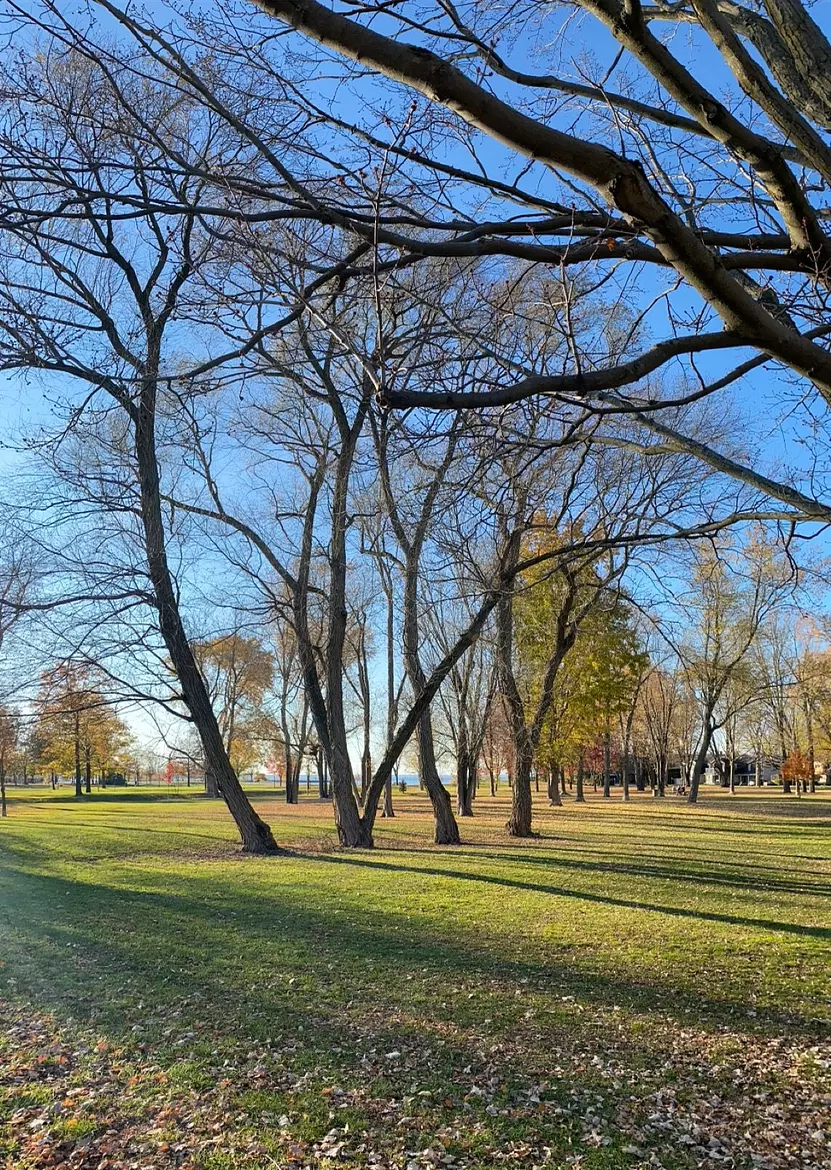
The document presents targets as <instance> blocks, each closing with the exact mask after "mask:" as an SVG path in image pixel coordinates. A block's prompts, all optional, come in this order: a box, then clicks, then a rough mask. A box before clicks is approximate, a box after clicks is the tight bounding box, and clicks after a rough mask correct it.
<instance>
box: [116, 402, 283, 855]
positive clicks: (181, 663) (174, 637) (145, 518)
mask: <svg viewBox="0 0 831 1170" xmlns="http://www.w3.org/2000/svg"><path fill="white" fill-rule="evenodd" d="M155 415H156V387H155V383H154V382H153V381H152V380H151V379H147V380H146V381H145V383H144V386H143V388H142V392H141V399H140V403H139V406H138V407H137V408H136V409H135V411H134V413H133V424H134V432H135V451H136V461H137V465H138V479H139V491H140V498H141V521H142V526H143V530H144V547H145V554H146V556H147V568H148V572H149V576H150V580H151V582H152V585H153V591H154V594H155V604H156V610H157V613H158V620H159V629H160V631H161V635H162V639H163V641H164V644H165V646H166V648H167V652H168V654H169V655H170V661H171V663H172V664H173V669H174V670H175V672H176V676H177V678H178V680H179V684H180V686H181V688H182V697H183V698H184V701H185V704H186V706H187V708H188V710H189V711H190V714H191V718H192V719H193V722H194V725H195V727H196V730H197V732H198V733H199V738H200V740H201V741H202V749H203V752H204V756H205V769H206V773H208V772H210V773H212V774H213V776H214V777H215V778H216V781H217V783H218V785H219V790H220V792H221V793H222V797H223V799H224V801H225V803H226V805H227V806H228V810H229V812H230V813H231V816H232V817H233V818H234V821H235V823H236V826H237V829H238V831H239V835H240V839H241V841H242V847H243V850H244V851H245V852H247V853H277V852H278V848H277V843H276V841H275V840H274V837H273V835H272V832H271V829H270V828H269V827H268V825H267V824H266V823H265V821H263V820H262V819H261V818H260V817H259V816H258V815H257V813H256V812H255V811H254V809H253V808H252V806H251V802H250V801H249V799H248V797H247V796H246V795H245V793H244V791H243V789H242V785H241V784H240V782H239V780H238V778H237V774H236V772H235V771H234V769H233V768H232V767H231V761H230V760H229V759H228V753H227V751H226V750H225V744H224V743H223V740H222V734H221V732H220V730H219V724H218V723H217V720H216V715H215V714H214V710H213V707H212V705H211V699H210V696H209V694H208V690H207V687H206V686H205V680H204V679H203V677H202V674H201V672H200V670H199V667H198V665H197V663H196V659H195V658H194V655H193V651H192V650H191V647H190V642H189V641H188V637H187V634H186V632H185V627H184V624H183V622H182V617H181V614H180V612H179V603H178V600H177V597H176V591H175V589H174V587H173V580H172V578H171V575H170V568H169V566H168V563H167V550H166V547H165V533H164V523H163V521H162V509H161V499H160V488H159V466H158V462H157V459H156V437H155Z"/></svg>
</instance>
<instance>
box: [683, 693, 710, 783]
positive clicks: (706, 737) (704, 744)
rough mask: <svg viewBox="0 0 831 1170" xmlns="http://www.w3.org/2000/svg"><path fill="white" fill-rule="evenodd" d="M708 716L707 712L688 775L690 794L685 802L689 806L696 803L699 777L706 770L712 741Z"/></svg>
mask: <svg viewBox="0 0 831 1170" xmlns="http://www.w3.org/2000/svg"><path fill="white" fill-rule="evenodd" d="M710 718H711V717H710V714H709V712H708V714H707V717H706V719H705V721H704V729H703V731H702V733H701V743H700V745H699V748H698V751H697V752H696V754H695V760H694V761H693V766H692V772H691V774H690V792H689V796H688V797H687V800H688V802H689V803H690V804H695V803H696V802H697V801H698V790H699V788H700V786H701V777H702V776H703V775H704V772H705V771H706V768H707V753H708V752H709V750H710V744H711V742H712V739H713V729H712V725H711V723H710Z"/></svg>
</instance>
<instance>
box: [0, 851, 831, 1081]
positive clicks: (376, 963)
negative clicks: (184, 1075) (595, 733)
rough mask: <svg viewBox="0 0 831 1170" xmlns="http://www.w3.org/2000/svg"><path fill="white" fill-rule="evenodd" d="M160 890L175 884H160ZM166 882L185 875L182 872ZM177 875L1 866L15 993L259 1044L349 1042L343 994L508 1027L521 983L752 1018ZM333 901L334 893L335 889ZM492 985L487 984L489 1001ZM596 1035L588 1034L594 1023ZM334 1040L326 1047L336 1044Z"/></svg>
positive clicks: (362, 1004) (774, 1014) (555, 955)
mask: <svg viewBox="0 0 831 1170" xmlns="http://www.w3.org/2000/svg"><path fill="white" fill-rule="evenodd" d="M316 860H317V861H319V862H322V863H328V864H333V863H334V864H337V865H339V866H340V865H344V866H350V867H357V868H361V869H362V868H366V867H371V868H372V869H380V870H381V871H382V872H389V871H392V872H394V873H396V874H406V875H408V876H409V877H410V878H413V877H415V878H418V877H419V876H420V875H421V874H424V875H427V876H431V877H432V876H434V875H436V876H439V877H442V878H446V877H453V878H454V879H455V878H461V879H462V880H470V881H486V882H489V883H493V884H497V885H499V886H514V887H516V888H519V889H530V890H534V891H537V890H538V891H540V892H544V893H547V894H552V895H555V896H557V897H566V898H569V897H573V898H577V899H578V900H588V901H591V902H600V903H603V904H608V905H612V906H621V907H625V908H634V909H638V910H653V911H656V912H659V913H668V914H680V915H681V916H683V917H703V918H705V919H708V920H712V919H714V920H715V921H718V922H720V923H727V924H731V925H736V924H748V925H752V926H758V927H760V928H762V929H766V930H767V929H777V928H780V929H781V928H782V927H783V926H784V925H785V924H781V923H779V924H773V923H767V922H764V923H757V922H755V921H754V920H745V919H735V918H731V917H729V916H726V915H711V914H707V913H704V914H697V913H694V912H693V911H681V910H677V909H674V908H667V907H660V908H656V907H652V906H644V905H641V904H639V903H637V902H629V901H625V900H621V899H616V898H607V897H605V896H602V895H586V894H580V893H574V892H573V891H569V890H560V889H558V888H556V887H548V886H535V885H528V884H525V883H521V882H508V881H507V880H502V879H498V878H494V877H490V876H485V877H482V876H480V875H466V874H459V873H456V872H455V871H443V870H440V869H437V870H430V871H426V870H419V871H415V872H414V871H413V870H412V869H410V868H409V867H404V866H393V865H389V864H388V863H381V862H375V861H370V860H368V859H365V858H363V857H356V856H350V857H334V856H324V857H319V858H317V859H316ZM251 864H252V865H255V866H261V865H268V864H273V863H269V862H252V863H251ZM153 876H157V875H153ZM167 880H168V881H169V880H171V878H170V875H167ZM172 880H174V881H181V878H180V877H179V876H178V875H177V876H174V877H173V879H172ZM187 880H188V893H179V892H176V893H173V892H170V891H169V890H164V891H155V890H154V891H146V890H142V891H139V890H136V889H125V888H113V887H104V888H101V887H99V886H97V885H95V884H94V883H93V882H90V883H89V884H84V883H79V882H74V881H70V880H67V879H66V878H63V877H59V876H54V875H49V876H44V875H40V874H32V873H23V872H21V871H19V870H16V869H12V868H11V867H7V869H6V875H5V882H4V884H5V887H6V889H5V891H4V893H3V896H2V904H0V922H4V923H5V925H6V928H7V931H8V933H7V935H6V945H5V946H4V950H5V951H6V953H5V954H4V956H3V957H4V959H5V960H6V964H7V966H6V971H5V972H4V974H6V976H7V977H8V975H9V974H16V975H17V977H18V979H19V990H20V991H25V992H26V994H28V995H29V997H30V998H31V999H32V1001H33V1002H34V1003H36V1005H37V1006H39V1007H41V1008H43V1009H46V1010H54V1011H57V1012H58V1013H59V1014H73V1015H75V1016H83V1015H84V1013H88V1014H90V1015H93V1016H94V1015H96V1014H99V1013H103V1018H104V1021H105V1023H106V1026H107V1027H108V1028H110V1029H111V1030H115V1031H117V1030H118V1028H119V1027H120V1026H121V1025H123V1027H124V1029H125V1030H128V1029H129V1028H130V1027H131V1026H132V1025H133V1024H134V1023H136V1022H137V1021H142V1020H144V1017H146V1015H147V1012H146V1011H144V1012H142V1011H140V1010H139V1008H140V1004H139V1003H138V1001H139V1000H141V1001H143V1002H144V1003H146V1004H149V1005H152V1004H154V1003H159V1004H162V1003H170V1002H172V1001H174V1000H178V999H179V998H180V997H181V996H182V993H183V990H184V989H187V990H189V991H194V990H197V991H199V992H200V994H201V995H202V996H203V997H205V998H206V999H207V1002H209V1003H212V1004H215V1005H216V1008H217V1014H218V1016H219V1018H220V1019H221V1018H223V1017H226V1018H227V1022H228V1026H229V1027H231V1029H232V1031H233V1030H236V1031H239V1030H240V1029H241V1030H243V1031H244V1032H247V1033H248V1034H252V1032H251V1030H252V1028H253V1029H254V1032H255V1033H257V1034H260V1030H262V1034H263V1035H270V1034H272V1033H273V1031H274V1029H275V1027H276V1026H280V1027H282V1028H283V1029H285V1028H286V1027H289V1028H293V1027H295V1026H297V1025H299V1024H300V1023H305V1026H306V1027H307V1028H308V1027H309V1023H310V1012H311V1013H312V1015H313V1018H314V1028H315V1029H316V1036H315V1041H314V1042H315V1044H320V1043H324V1041H325V1042H326V1043H329V1042H330V1041H329V1040H326V1038H325V1036H324V1035H323V1033H322V1032H321V1031H320V1029H325V1028H330V1029H334V1030H335V1031H336V1032H343V1031H344V1030H345V1033H349V1034H351V1032H350V1028H349V1027H348V1026H347V1025H346V1024H345V1023H344V1022H343V1021H344V1018H345V1015H346V1016H348V1015H349V1014H350V1013H349V1012H348V1010H347V1001H348V1000H352V1001H354V1003H356V1004H357V1005H358V1007H357V1008H356V1009H355V1010H356V1011H357V1012H358V1015H359V1016H360V1013H361V1011H363V1010H364V1009H366V1008H369V1007H370V1006H371V1007H372V1008H374V1009H382V1016H384V1017H391V1015H392V1014H394V1013H396V1012H398V1013H403V1015H405V1016H409V1017H411V1016H413V1015H416V1016H417V1015H418V1013H419V1012H420V1013H422V1020H423V1021H425V1020H426V1021H427V1022H428V1023H430V1024H435V1025H436V1026H438V1025H440V1024H441V1022H442V1021H443V1020H448V1019H454V1018H455V1020H456V1022H457V1023H459V1024H460V1026H462V1027H463V1028H465V1027H467V1028H469V1029H471V1030H472V1033H473V1034H475V1031H476V1028H477V1025H478V1024H479V1023H480V1022H481V1018H482V1016H483V1015H484V1014H486V1012H485V1009H483V1008H482V1004H481V1001H480V1000H478V999H477V1001H476V1002H475V1003H473V1004H471V1005H468V1004H467V1000H466V997H461V999H460V998H459V997H455V996H454V994H453V988H454V984H455V982H456V981H462V982H464V984H465V986H468V987H470V986H473V987H476V988H479V989H480V990H481V992H482V994H483V995H484V996H485V998H487V997H488V996H490V997H491V998H492V999H494V1000H495V1002H493V1003H490V1004H489V1006H488V1011H489V1012H490V1014H492V1015H493V1016H494V1018H497V1019H498V1018H499V1017H500V1014H501V1015H506V1016H507V1017H509V1019H510V1018H512V1017H513V1014H514V1013H515V1012H516V1011H518V1010H519V1009H520V1008H521V1007H522V1006H524V1004H523V1003H522V997H520V999H519V1000H517V1001H516V1002H514V999H513V991H514V988H517V989H520V988H523V987H527V988H528V990H533V991H535V992H536V993H543V994H544V995H552V994H553V996H554V999H555V1000H558V999H560V998H561V997H562V995H563V993H564V992H569V993H573V994H574V995H575V997H577V998H578V999H579V1000H581V1001H582V1002H583V1003H585V1004H586V1005H589V1006H591V1007H593V1008H610V1007H611V1006H613V1005H620V1004H626V1005H628V1006H630V1007H631V1008H632V1009H633V1010H634V1011H636V1012H647V1013H651V1012H656V1011H657V1012H659V1013H662V1014H664V1015H668V1016H671V1017H673V1018H676V1019H677V1020H678V1021H679V1024H681V1025H683V1026H684V1027H689V1026H690V1024H691V1022H695V1023H697V1024H698V1025H700V1026H702V1027H706V1028H714V1027H717V1026H718V1025H720V1024H722V1023H724V1022H725V1021H729V1022H730V1024H731V1026H732V1027H736V1026H742V1027H744V1026H748V1025H749V1024H750V1021H749V1020H747V1019H746V1017H745V1012H744V1010H743V1006H742V1004H741V1003H737V1002H736V1001H735V1000H731V999H730V998H729V997H728V996H721V995H719V994H718V992H717V991H715V990H714V989H713V988H712V987H707V988H706V990H705V989H696V988H694V987H693V988H692V989H691V990H690V991H689V992H687V991H678V990H677V989H676V988H675V987H673V989H672V994H669V990H670V989H669V987H668V985H667V982H666V979H667V975H666V972H661V973H656V974H655V975H654V976H653V974H652V973H651V972H650V971H648V970H646V969H643V970H639V971H638V976H637V978H631V977H629V976H627V975H626V974H625V973H622V972H621V971H620V970H619V969H616V970H614V971H613V972H612V973H611V974H605V973H604V972H602V971H597V970H592V969H588V968H587V967H586V966H585V965H579V964H577V963H575V962H573V961H570V959H569V957H568V954H566V955H565V956H564V955H563V953H562V951H559V952H558V951H557V948H556V943H554V944H553V945H552V946H551V948H549V949H547V950H546V951H545V952H544V953H540V948H539V947H534V949H533V951H531V950H530V948H529V952H530V953H529V952H526V953H525V954H524V955H523V954H518V953H517V951H518V949H519V948H520V947H521V945H522V943H521V940H518V939H517V938H516V937H514V936H510V935H506V936H505V938H504V939H502V940H497V941H496V942H495V941H494V940H493V939H491V940H490V942H489V941H488V940H487V939H483V938H482V937H481V936H479V935H477V934H476V933H475V932H474V931H473V930H470V929H469V930H465V931H460V930H458V929H454V931H453V934H452V935H451V933H450V929H451V928H450V927H448V928H443V927H441V926H438V925H436V924H435V923H434V922H428V921H422V922H419V921H413V920H412V918H410V917H409V916H408V915H407V914H406V913H405V912H404V911H403V910H402V911H401V912H400V913H399V912H390V911H389V910H387V909H382V908H380V907H378V906H377V905H376V906H370V907H362V906H361V905H360V903H350V905H349V906H348V910H346V911H344V910H342V909H341V908H340V907H339V906H338V905H333V904H329V903H328V902H319V903H317V904H315V903H314V902H313V898H314V897H317V898H318V899H320V898H321V897H322V895H321V890H320V887H319V886H318V887H315V888H314V889H313V890H310V891H305V890H304V888H303V884H302V874H298V881H297V883H292V884H291V885H288V886H287V885H279V886H275V887H274V889H273V892H272V893H271V894H270V895H269V896H268V897H265V896H263V895H262V894H261V893H258V892H255V891H254V890H252V889H248V888H245V887H242V888H241V886H238V885H234V886H232V887H231V888H230V889H229V886H228V883H227V878H225V879H223V878H222V877H220V876H218V875H214V876H210V875H206V874H195V875H194V876H192V877H190V878H188V879H187ZM332 892H333V893H338V892H339V891H338V886H337V883H335V884H334V885H333V887H332ZM346 892H347V893H349V891H346ZM241 894H242V895H244V896H241ZM797 933H806V934H809V935H810V936H811V937H823V938H824V937H826V936H827V935H828V934H829V933H831V932H827V931H822V932H820V933H819V934H818V933H817V932H816V931H813V930H810V929H809V928H806V929H805V931H804V932H803V931H800V930H798V931H797ZM12 942H14V946H13V947H12ZM499 942H501V944H502V945H498V943H499ZM599 949H601V950H602V947H601V946H599ZM425 972H426V973H427V976H428V988H427V991H426V992H425V998H424V1001H423V1002H421V1003H415V1002H414V1000H413V993H412V985H408V983H407V982H406V977H407V975H408V974H409V975H411V976H413V977H417V978H419V979H423V977H424V973H425ZM281 974H282V975H283V976H285V978H284V979H283V980H282V981H280V980H279V978H278V977H279V976H280V975H281ZM288 974H291V975H292V977H296V978H297V980H298V989H297V990H296V991H291V990H290V988H289V987H288V985H287V983H286V981H285V979H286V978H287V976H288ZM491 985H493V987H495V988H496V990H493V991H489V988H490V987H491ZM524 994H525V992H523V995H524ZM442 995H446V996H447V998H448V1000H449V1001H450V1007H449V1009H448V1010H447V1011H444V1010H443V1008H441V1007H440V1006H439V999H440V998H441V996H442ZM743 1017H744V1018H743ZM119 1021H121V1024H119ZM338 1021H340V1022H338ZM412 1026H414V1027H415V1026H416V1025H415V1024H414V1025H412ZM569 1026H571V1027H573V1028H576V1029H578V1030H579V1029H580V1028H581V1027H582V1026H583V1025H582V1024H581V1020H580V1017H579V1016H578V1015H575V1016H574V1018H573V1019H572V1020H571V1021H570V1025H569ZM592 1026H593V1027H594V1028H595V1033H594V1034H595V1035H596V1024H594V1025H592ZM751 1026H752V1027H753V1029H754V1030H762V1031H767V1032H770V1033H773V1034H779V1033H780V1032H781V1031H782V1029H783V1028H784V1029H788V1030H793V1029H794V1027H797V1028H799V1029H801V1030H806V1031H808V1032H811V1033H813V1032H814V1031H817V1030H819V1031H820V1033H822V1031H824V1025H823V1026H821V1025H820V1024H819V1023H817V1022H816V1021H815V1020H813V1019H812V1018H811V1017H810V1016H808V1015H807V1014H804V1013H803V1012H802V1004H801V1003H799V1002H798V1003H797V1010H796V1011H790V1010H782V1011H779V1010H766V1011H765V1013H764V1016H763V1018H760V1019H758V1020H754V1021H753V1024H752V1025H751ZM390 1027H391V1029H392V1031H393V1032H394V1031H395V1028H393V1027H392V1025H390ZM589 1031H590V1032H591V1028H590V1029H589ZM335 1039H336V1037H334V1038H330V1040H331V1042H334V1040H335ZM340 1039H341V1041H342V1040H343V1036H342V1035H341V1036H340ZM393 1039H394V1037H393ZM471 1042H472V1041H471ZM645 1043H648V1042H647V1041H645ZM465 1052H466V1053H467V1048H465ZM467 1057H469V1053H467ZM467 1057H466V1059H467Z"/></svg>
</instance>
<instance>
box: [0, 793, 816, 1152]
mask: <svg viewBox="0 0 831 1170" xmlns="http://www.w3.org/2000/svg"><path fill="white" fill-rule="evenodd" d="M253 796H254V799H255V800H256V802H257V806H258V808H259V809H260V811H261V812H262V813H263V815H265V816H266V817H267V819H269V821H270V822H271V823H272V825H273V826H274V829H275V833H276V835H277V837H278V839H279V840H280V841H281V843H282V844H284V845H285V846H287V847H288V848H290V849H291V850H292V852H291V853H290V855H289V856H287V857H281V858H278V859H257V858H248V857H244V856H242V855H240V854H239V853H238V851H237V848H236V844H235V841H234V836H233V829H232V826H231V825H230V824H229V822H228V819H227V817H226V815H225V812H224V808H223V807H222V806H221V805H220V804H218V803H217V802H211V801H207V800H205V799H204V798H202V797H200V796H199V795H198V794H197V793H195V792H191V793H187V792H181V793H180V794H178V795H175V794H171V793H169V792H161V791H155V792H154V791H148V790H141V791H136V792H132V791H131V792H120V793H115V792H110V793H101V794H96V795H94V796H93V797H92V798H88V799H86V800H83V801H78V802H76V801H75V799H74V798H72V797H70V796H69V795H68V793H67V790H63V791H58V792H57V793H51V792H48V793H47V792H44V793H41V792H38V791H35V790H31V789H29V790H18V791H17V792H15V793H13V795H12V799H11V802H10V816H9V818H8V819H7V820H6V821H5V822H3V823H2V825H0V866H2V869H0V930H1V931H2V934H0V961H2V963H3V966H2V968H0V993H2V996H3V999H4V1003H3V1008H2V1037H3V1038H2V1041H0V1043H2V1045H3V1047H2V1051H0V1061H1V1062H2V1064H1V1065H0V1165H2V1159H3V1158H5V1160H6V1164H7V1165H8V1166H9V1167H15V1170H17V1168H18V1167H19V1168H21V1170H25V1168H27V1167H38V1166H66V1167H82V1168H85V1167H90V1168H92V1167H96V1168H98V1170H108V1168H110V1170H117V1168H120V1167H123V1168H125V1170H126V1168H128V1167H129V1168H131V1170H138V1168H140V1167H147V1168H149V1167H153V1168H157V1167H158V1168H161V1170H165V1168H167V1167H188V1168H198V1170H222V1168H225V1167H227V1168H231V1167H236V1166H241V1167H254V1168H257V1170H259V1168H261V1167H262V1168H264V1167H267V1166H275V1165H277V1166H292V1165H294V1166H309V1167H318V1166H326V1165H339V1166H344V1167H350V1166H376V1167H396V1168H399V1167H400V1168H401V1170H422V1168H423V1167H431V1166H433V1167H435V1166H457V1167H492V1166H504V1165H517V1166H527V1167H533V1166H538V1167H542V1166H562V1167H565V1166H578V1167H584V1168H587V1170H603V1168H614V1167H623V1166H633V1167H647V1166H652V1167H655V1166H658V1165H661V1166H664V1167H666V1168H667V1170H672V1168H676V1167H677V1168H683V1167H693V1166H701V1165H713V1166H719V1165H722V1166H735V1167H745V1166H746V1167H751V1166H756V1167H759V1168H761V1170H765V1168H767V1167H770V1168H772V1170H779V1168H780V1167H782V1168H783V1170H784V1168H785V1167H790V1166H831V1153H829V1149H831V1095H829V1093H831V1044H829V1041H828V1035H829V1033H828V1021H829V1016H831V996H829V989H830V988H831V961H829V960H830V959H831V946H830V945H829V943H831V913H829V909H828V893H829V875H830V874H831V840H830V839H829V829H831V794H825V793H824V792H819V793H817V794H816V795H815V796H811V797H805V798H802V799H801V800H797V799H796V798H795V797H791V798H787V797H784V796H782V795H781V793H779V792H777V791H775V790H774V791H770V792H768V791H762V792H759V793H756V792H740V793H739V794H737V795H736V796H734V797H731V796H730V795H729V794H728V793H722V792H715V791H708V792H707V794H706V798H705V799H704V801H703V802H702V804H701V805H700V806H699V807H697V808H689V807H688V806H687V805H686V804H685V803H683V802H682V801H680V800H677V799H673V798H671V797H667V798H666V799H664V800H662V801H654V800H652V799H651V797H649V796H641V795H638V796H637V797H636V799H634V800H633V801H632V802H631V803H630V804H628V805H624V804H623V803H622V802H621V801H620V799H619V797H617V798H616V799H613V800H611V801H603V800H602V799H601V798H599V797H597V796H594V794H592V793H590V794H589V801H588V803H587V804H586V805H585V806H582V807H581V806H575V805H574V804H573V803H571V802H567V803H566V805H565V807H564V808H562V809H548V808H546V807H545V806H544V801H543V800H542V799H540V802H539V812H538V824H537V828H538V829H539V832H540V836H539V837H536V838H533V839H531V840H528V841H521V842H518V841H512V840H511V839H510V838H508V837H507V836H506V835H505V833H504V823H505V821H506V819H507V812H508V804H507V795H506V794H504V793H503V794H500V795H498V796H497V797H496V798H482V797H479V798H477V814H478V815H477V816H476V817H474V818H473V819H472V820H465V821H463V822H462V825H463V832H464V836H465V841H466V843H465V845H463V846H462V847H461V848H455V849H452V848H451V849H438V848H435V847H432V846H430V845H429V844H428V842H429V838H430V828H431V820H430V816H429V807H428V806H427V804H426V801H425V799H424V797H422V796H421V795H420V794H417V793H412V794H408V795H407V796H403V797H400V798H399V799H398V802H397V808H398V815H397V816H396V818H395V820H393V821H388V822H379V824H378V833H377V842H378V848H377V849H375V850H373V851H365V852H359V853H346V852H342V851H339V850H338V849H337V848H336V846H335V839H334V832H333V828H332V821H331V810H330V809H329V808H328V807H327V806H326V805H321V804H320V803H319V802H318V801H316V800H314V799H313V798H312V797H309V798H306V799H305V800H303V801H302V802H301V804H300V805H299V806H296V807H293V808H289V807H287V806H285V805H284V804H281V803H280V801H279V799H278V797H277V795H276V794H274V793H273V792H271V791H257V790H254V792H253Z"/></svg>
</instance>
